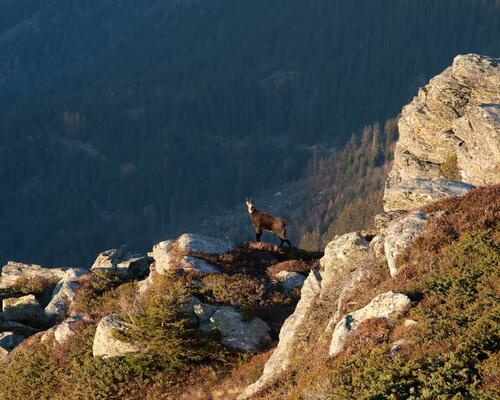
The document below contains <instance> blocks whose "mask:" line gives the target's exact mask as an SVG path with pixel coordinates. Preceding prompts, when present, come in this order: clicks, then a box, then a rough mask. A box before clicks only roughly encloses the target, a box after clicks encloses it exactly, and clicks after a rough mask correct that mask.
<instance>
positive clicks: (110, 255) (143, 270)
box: [91, 249, 153, 279]
mask: <svg viewBox="0 0 500 400" xmlns="http://www.w3.org/2000/svg"><path fill="white" fill-rule="evenodd" d="M152 261H153V260H152V259H151V257H149V256H141V255H137V254H132V253H125V252H124V251H123V250H121V249H111V250H106V251H104V252H102V253H100V254H99V255H98V256H97V258H96V260H95V261H94V264H93V265H92V267H91V270H92V271H106V272H112V273H115V274H117V275H120V276H122V277H123V278H126V279H134V278H142V277H144V276H146V275H147V274H148V272H149V265H150V264H151V262H152Z"/></svg>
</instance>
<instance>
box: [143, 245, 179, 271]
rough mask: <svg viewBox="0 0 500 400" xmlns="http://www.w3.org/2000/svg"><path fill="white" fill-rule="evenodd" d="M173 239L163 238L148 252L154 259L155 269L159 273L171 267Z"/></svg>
mask: <svg viewBox="0 0 500 400" xmlns="http://www.w3.org/2000/svg"><path fill="white" fill-rule="evenodd" d="M174 243H175V241H174V240H164V241H163V242H160V243H158V244H156V245H154V247H153V251H152V252H151V253H149V255H150V256H151V257H153V259H154V260H155V271H156V272H158V273H159V274H160V275H162V274H164V273H165V272H166V271H169V270H170V269H172V246H173V245H174Z"/></svg>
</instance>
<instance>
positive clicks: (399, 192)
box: [384, 179, 474, 211]
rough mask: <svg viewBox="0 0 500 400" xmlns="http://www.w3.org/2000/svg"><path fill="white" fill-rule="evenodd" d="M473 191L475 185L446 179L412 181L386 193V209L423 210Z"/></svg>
mask: <svg viewBox="0 0 500 400" xmlns="http://www.w3.org/2000/svg"><path fill="white" fill-rule="evenodd" d="M472 189H474V186H473V185H470V184H467V183H463V182H455V181H447V180H445V179H429V180H425V179H410V180H406V181H402V182H400V183H399V184H398V185H397V186H396V187H393V188H392V189H391V190H389V191H386V193H385V196H384V204H385V205H384V208H385V210H387V211H391V210H411V209H415V208H421V207H423V206H425V205H427V204H430V203H435V202H436V201H439V200H442V199H446V198H450V197H459V196H463V195H464V194H466V193H467V192H468V191H469V190H472Z"/></svg>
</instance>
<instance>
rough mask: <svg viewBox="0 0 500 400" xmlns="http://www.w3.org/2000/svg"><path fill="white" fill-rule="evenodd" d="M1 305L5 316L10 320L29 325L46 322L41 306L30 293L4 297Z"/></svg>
mask: <svg viewBox="0 0 500 400" xmlns="http://www.w3.org/2000/svg"><path fill="white" fill-rule="evenodd" d="M2 306H3V310H4V314H5V316H6V317H7V319H9V320H10V321H17V322H24V323H28V324H30V325H31V324H34V325H43V324H46V323H47V317H46V316H45V314H44V312H43V309H42V307H41V306H40V304H39V303H38V301H37V299H36V298H35V296H33V295H32V294H29V295H27V296H23V297H13V298H9V299H4V300H3V302H2Z"/></svg>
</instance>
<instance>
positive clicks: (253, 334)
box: [198, 306, 271, 351]
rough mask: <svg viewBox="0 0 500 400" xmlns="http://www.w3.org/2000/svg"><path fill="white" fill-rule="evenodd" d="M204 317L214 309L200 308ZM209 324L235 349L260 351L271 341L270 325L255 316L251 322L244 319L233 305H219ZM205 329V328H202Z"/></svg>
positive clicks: (226, 343)
mask: <svg viewBox="0 0 500 400" xmlns="http://www.w3.org/2000/svg"><path fill="white" fill-rule="evenodd" d="M198 311H202V312H201V315H200V316H201V317H202V318H204V315H205V314H206V312H207V311H208V312H210V311H212V310H206V309H205V310H200V309H199V308H198ZM208 325H209V327H210V328H211V329H216V330H218V331H219V332H220V334H221V337H222V343H223V344H224V345H225V346H227V347H230V348H232V349H235V350H240V351H258V350H260V349H262V347H263V346H265V345H267V344H269V343H270V342H271V337H270V336H269V330H270V328H269V326H268V325H267V324H266V323H265V322H264V321H262V320H261V319H259V318H253V319H252V320H251V321H249V322H245V321H243V319H242V315H241V313H240V312H238V311H236V310H235V309H234V308H233V307H228V306H222V307H218V308H217V310H216V311H215V312H213V314H212V315H211V317H210V319H209V322H208ZM202 329H203V328H202Z"/></svg>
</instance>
